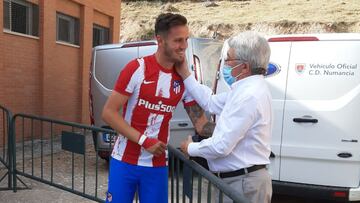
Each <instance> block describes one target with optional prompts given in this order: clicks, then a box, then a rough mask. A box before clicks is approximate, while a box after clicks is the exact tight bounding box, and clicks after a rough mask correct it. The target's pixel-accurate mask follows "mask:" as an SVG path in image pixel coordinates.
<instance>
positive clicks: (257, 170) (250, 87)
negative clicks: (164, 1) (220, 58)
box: [177, 32, 272, 203]
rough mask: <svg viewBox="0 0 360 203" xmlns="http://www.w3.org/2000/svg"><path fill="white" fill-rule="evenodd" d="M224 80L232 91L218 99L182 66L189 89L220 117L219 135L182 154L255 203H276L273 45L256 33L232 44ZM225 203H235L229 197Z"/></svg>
mask: <svg viewBox="0 0 360 203" xmlns="http://www.w3.org/2000/svg"><path fill="white" fill-rule="evenodd" d="M228 42H229V43H228V44H229V47H230V48H229V50H228V52H227V58H226V59H225V65H224V67H223V72H222V73H223V77H224V80H225V81H226V83H228V85H229V86H230V88H231V90H230V91H229V92H225V93H220V94H217V95H213V94H212V91H211V90H210V89H209V88H208V87H206V86H204V85H200V84H199V83H198V82H197V81H196V80H195V78H194V77H192V76H191V73H190V72H189V71H188V70H187V68H186V65H184V64H182V66H178V67H177V71H178V73H179V74H180V75H181V77H182V78H183V79H184V84H185V88H187V91H188V92H189V93H190V94H191V95H192V96H193V97H194V99H195V100H196V101H197V102H198V104H199V105H200V106H201V107H202V108H203V109H204V110H206V111H209V112H210V113H212V114H216V115H218V116H219V117H218V120H217V121H216V126H215V129H214V133H213V136H211V137H210V138H208V139H205V140H203V141H201V142H198V143H193V142H192V140H191V138H190V139H188V140H185V141H184V142H183V143H182V144H181V150H182V151H183V152H184V153H186V154H188V155H190V156H197V157H203V158H206V159H207V161H208V164H209V168H210V170H211V171H212V172H214V173H215V174H216V175H217V176H219V177H220V178H222V179H223V180H224V181H225V182H227V183H228V184H229V185H230V186H231V187H233V188H235V189H237V190H238V191H239V194H242V195H243V196H244V197H246V198H247V199H249V200H250V202H251V203H270V202H271V195H272V185H271V177H270V174H269V172H268V171H267V169H266V165H268V164H269V163H270V160H269V156H270V152H271V150H270V141H271V126H272V110H271V95H270V91H269V89H268V87H267V84H266V82H265V79H264V74H265V73H266V71H267V67H268V63H269V58H270V46H269V44H268V42H267V40H266V39H265V38H264V37H261V36H260V35H259V34H257V33H255V32H244V33H240V34H239V35H237V36H235V37H232V38H230V39H229V41H228ZM223 202H224V203H225V202H226V203H227V202H233V201H232V200H230V199H229V198H228V197H226V196H225V198H224V201H223Z"/></svg>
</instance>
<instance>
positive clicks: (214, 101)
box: [184, 75, 228, 115]
mask: <svg viewBox="0 0 360 203" xmlns="http://www.w3.org/2000/svg"><path fill="white" fill-rule="evenodd" d="M184 84H185V88H186V90H187V91H188V92H189V93H190V95H191V96H192V97H193V98H194V99H195V100H196V102H197V103H198V104H199V105H200V106H201V108H203V109H204V110H205V111H208V112H210V113H211V114H216V115H219V114H220V113H221V112H222V110H223V107H224V105H225V101H226V98H227V94H228V93H227V92H224V93H221V94H217V95H213V92H212V90H211V89H210V88H209V87H208V86H206V85H201V84H199V83H198V82H197V80H196V79H195V78H194V76H192V75H191V76H189V77H187V78H186V79H185V80H184Z"/></svg>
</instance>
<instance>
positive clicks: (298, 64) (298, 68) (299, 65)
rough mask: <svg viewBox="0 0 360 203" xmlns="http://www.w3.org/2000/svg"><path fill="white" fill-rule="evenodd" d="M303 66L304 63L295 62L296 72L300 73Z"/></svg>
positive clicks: (303, 68) (302, 71)
mask: <svg viewBox="0 0 360 203" xmlns="http://www.w3.org/2000/svg"><path fill="white" fill-rule="evenodd" d="M305 67H306V64H305V63H297V64H295V71H296V72H297V73H298V74H302V73H304V72H305Z"/></svg>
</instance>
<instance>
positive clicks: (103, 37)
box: [92, 23, 111, 47]
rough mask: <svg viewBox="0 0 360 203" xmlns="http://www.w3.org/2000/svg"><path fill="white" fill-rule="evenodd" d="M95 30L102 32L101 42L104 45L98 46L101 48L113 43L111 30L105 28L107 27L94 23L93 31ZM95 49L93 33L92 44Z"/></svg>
mask: <svg viewBox="0 0 360 203" xmlns="http://www.w3.org/2000/svg"><path fill="white" fill-rule="evenodd" d="M94 29H98V30H100V41H102V42H103V43H102V44H98V45H96V46H99V45H103V44H110V43H111V39H110V28H108V27H105V26H102V25H99V24H96V23H93V30H94ZM106 31H107V35H108V36H107V40H108V41H106V42H105V32H106ZM92 45H93V47H95V46H94V31H93V43H92Z"/></svg>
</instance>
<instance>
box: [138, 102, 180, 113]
mask: <svg viewBox="0 0 360 203" xmlns="http://www.w3.org/2000/svg"><path fill="white" fill-rule="evenodd" d="M138 106H144V107H145V108H146V109H151V110H155V111H160V112H167V113H170V112H171V113H172V112H174V111H175V108H176V106H171V105H166V104H163V103H162V101H159V103H157V104H153V103H151V102H149V101H146V100H144V99H139V102H138Z"/></svg>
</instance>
